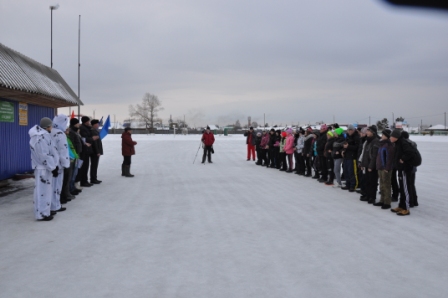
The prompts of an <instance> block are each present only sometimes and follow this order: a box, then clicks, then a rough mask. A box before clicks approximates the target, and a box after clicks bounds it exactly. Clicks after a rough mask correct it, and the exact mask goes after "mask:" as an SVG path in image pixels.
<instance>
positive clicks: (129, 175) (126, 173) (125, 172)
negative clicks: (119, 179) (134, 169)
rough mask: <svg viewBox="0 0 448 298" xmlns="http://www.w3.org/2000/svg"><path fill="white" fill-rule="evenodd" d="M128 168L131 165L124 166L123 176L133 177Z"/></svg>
mask: <svg viewBox="0 0 448 298" xmlns="http://www.w3.org/2000/svg"><path fill="white" fill-rule="evenodd" d="M130 170H131V166H124V176H125V177H130V178H132V177H134V175H132V174H131V173H130Z"/></svg>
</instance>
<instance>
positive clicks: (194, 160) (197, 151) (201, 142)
mask: <svg viewBox="0 0 448 298" xmlns="http://www.w3.org/2000/svg"><path fill="white" fill-rule="evenodd" d="M201 144H202V140H201V142H200V143H199V148H198V151H197V152H196V156H195V157H194V160H193V164H194V162H195V161H196V157H198V153H199V149H201Z"/></svg>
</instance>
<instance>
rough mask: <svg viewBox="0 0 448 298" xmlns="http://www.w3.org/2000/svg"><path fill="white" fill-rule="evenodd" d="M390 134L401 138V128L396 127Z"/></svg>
mask: <svg viewBox="0 0 448 298" xmlns="http://www.w3.org/2000/svg"><path fill="white" fill-rule="evenodd" d="M390 136H391V137H394V138H397V139H399V138H400V137H401V130H399V129H394V130H393V131H392V133H391V134H390Z"/></svg>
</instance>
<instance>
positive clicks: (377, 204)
mask: <svg viewBox="0 0 448 298" xmlns="http://www.w3.org/2000/svg"><path fill="white" fill-rule="evenodd" d="M383 205H384V204H383V203H382V202H378V203H374V204H373V206H377V207H383Z"/></svg>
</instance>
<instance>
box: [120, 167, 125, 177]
mask: <svg viewBox="0 0 448 298" xmlns="http://www.w3.org/2000/svg"><path fill="white" fill-rule="evenodd" d="M121 176H126V172H125V169H124V165H121Z"/></svg>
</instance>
